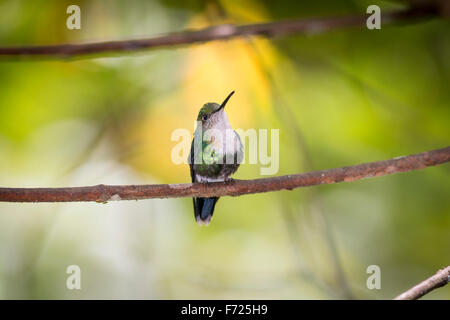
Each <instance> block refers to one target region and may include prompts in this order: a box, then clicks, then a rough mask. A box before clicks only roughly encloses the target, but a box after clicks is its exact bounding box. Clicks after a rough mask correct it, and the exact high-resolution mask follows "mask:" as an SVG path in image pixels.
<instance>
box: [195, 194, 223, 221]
mask: <svg viewBox="0 0 450 320" xmlns="http://www.w3.org/2000/svg"><path fill="white" fill-rule="evenodd" d="M217 200H219V198H218V197H212V198H194V213H195V220H196V221H197V223H198V224H204V225H208V224H209V222H210V221H211V218H212V215H213V212H214V207H215V206H216V202H217Z"/></svg>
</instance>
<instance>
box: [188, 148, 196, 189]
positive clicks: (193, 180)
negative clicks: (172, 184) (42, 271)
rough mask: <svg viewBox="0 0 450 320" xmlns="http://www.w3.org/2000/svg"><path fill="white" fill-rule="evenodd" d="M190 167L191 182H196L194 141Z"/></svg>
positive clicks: (190, 155)
mask: <svg viewBox="0 0 450 320" xmlns="http://www.w3.org/2000/svg"><path fill="white" fill-rule="evenodd" d="M189 167H190V168H191V180H192V182H196V180H195V172H194V140H192V143H191V152H190V154H189Z"/></svg>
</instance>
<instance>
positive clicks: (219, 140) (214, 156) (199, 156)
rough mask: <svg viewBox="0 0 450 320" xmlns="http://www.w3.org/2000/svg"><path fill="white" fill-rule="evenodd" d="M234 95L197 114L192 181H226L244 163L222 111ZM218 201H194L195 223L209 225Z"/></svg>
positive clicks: (207, 105)
mask: <svg viewBox="0 0 450 320" xmlns="http://www.w3.org/2000/svg"><path fill="white" fill-rule="evenodd" d="M233 94H234V91H232V92H231V93H230V94H229V95H228V96H227V97H226V99H225V100H224V101H223V102H222V104H218V103H214V102H209V103H205V104H204V105H203V107H202V108H201V109H200V112H199V113H198V117H197V128H196V129H195V132H194V139H193V141H192V145H191V152H190V155H189V159H188V162H189V166H190V169H191V178H192V182H200V183H208V182H218V181H229V180H231V178H230V176H231V175H232V174H233V173H234V172H236V170H237V169H238V167H239V165H240V163H241V162H242V160H243V157H244V151H243V145H242V142H241V138H240V137H239V134H238V133H237V132H236V131H234V130H233V128H232V127H231V125H230V122H229V121H228V116H227V114H226V112H225V105H226V104H227V102H228V100H229V99H230V98H231V96H232V95H233ZM218 200H219V197H210V198H193V203H194V216H195V220H196V221H197V223H198V224H200V225H208V224H209V223H210V221H211V218H212V215H213V212H214V207H215V205H216V203H217V201H218Z"/></svg>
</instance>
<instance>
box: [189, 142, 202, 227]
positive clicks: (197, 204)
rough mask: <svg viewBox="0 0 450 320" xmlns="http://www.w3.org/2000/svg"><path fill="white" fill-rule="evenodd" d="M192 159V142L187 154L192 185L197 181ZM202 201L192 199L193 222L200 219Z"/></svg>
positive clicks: (200, 199)
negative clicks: (189, 151)
mask: <svg viewBox="0 0 450 320" xmlns="http://www.w3.org/2000/svg"><path fill="white" fill-rule="evenodd" d="M194 158H195V155H194V140H192V144H191V153H190V154H189V167H190V169H191V180H192V183H194V182H197V179H196V177H195V172H194ZM204 201H205V199H203V198H192V203H193V204H194V216H195V220H197V221H198V220H199V219H200V216H201V212H202V208H203V202H204Z"/></svg>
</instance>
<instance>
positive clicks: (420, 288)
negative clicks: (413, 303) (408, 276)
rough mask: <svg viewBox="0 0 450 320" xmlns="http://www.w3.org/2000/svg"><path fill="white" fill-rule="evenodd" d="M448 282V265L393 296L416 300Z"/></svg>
mask: <svg viewBox="0 0 450 320" xmlns="http://www.w3.org/2000/svg"><path fill="white" fill-rule="evenodd" d="M449 282H450V266H448V267H447V268H444V269H441V270H439V271H438V272H436V274H435V275H433V276H431V277H429V278H428V279H426V280H425V281H422V282H421V283H419V284H418V285H416V286H414V287H412V288H411V289H409V290H408V291H405V292H403V293H402V294H401V295H399V296H397V297H395V298H394V300H417V299H419V298H420V297H423V296H424V295H426V294H427V293H429V292H431V291H433V290H434V289H437V288H440V287H443V286H445V285H446V284H447V283H449Z"/></svg>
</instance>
